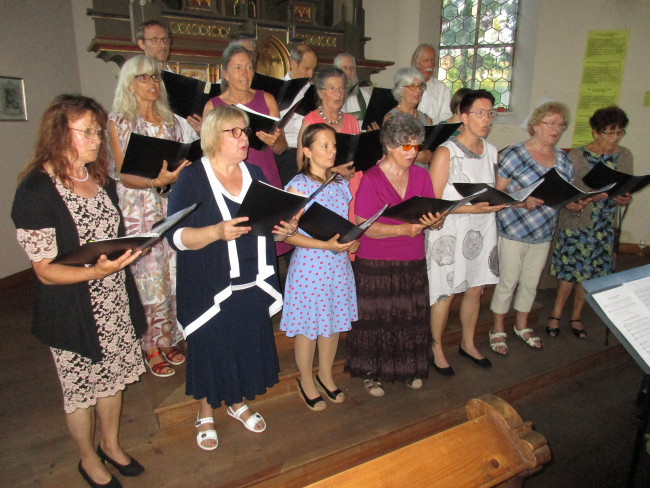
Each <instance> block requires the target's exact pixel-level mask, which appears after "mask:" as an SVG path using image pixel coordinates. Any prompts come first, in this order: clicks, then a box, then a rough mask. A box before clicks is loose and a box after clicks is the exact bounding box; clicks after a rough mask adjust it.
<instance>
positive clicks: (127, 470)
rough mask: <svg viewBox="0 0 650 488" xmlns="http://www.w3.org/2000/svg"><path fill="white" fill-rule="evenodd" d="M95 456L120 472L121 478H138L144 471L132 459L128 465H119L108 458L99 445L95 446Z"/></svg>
mask: <svg viewBox="0 0 650 488" xmlns="http://www.w3.org/2000/svg"><path fill="white" fill-rule="evenodd" d="M97 455H98V456H99V458H100V459H101V460H102V461H104V462H105V463H110V464H112V465H113V466H115V468H117V470H118V471H119V472H120V474H121V475H122V476H139V475H141V474H142V472H143V471H144V467H143V466H142V464H140V463H139V462H137V461H136V460H135V459H133V457H132V458H131V462H130V463H129V464H120V463H118V462H117V461H115V460H113V459H111V458H110V457H108V454H106V453H105V452H104V450H103V449H102V446H101V445H100V444H98V445H97Z"/></svg>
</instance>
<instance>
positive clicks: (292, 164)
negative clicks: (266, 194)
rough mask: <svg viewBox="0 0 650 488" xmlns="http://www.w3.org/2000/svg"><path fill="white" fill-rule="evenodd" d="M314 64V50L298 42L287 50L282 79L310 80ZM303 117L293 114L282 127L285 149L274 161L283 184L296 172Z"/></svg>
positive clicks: (306, 87)
mask: <svg viewBox="0 0 650 488" xmlns="http://www.w3.org/2000/svg"><path fill="white" fill-rule="evenodd" d="M316 66H318V58H317V57H316V53H315V52H314V50H313V49H312V48H310V47H309V46H307V45H306V44H300V45H298V46H296V47H294V48H293V49H292V50H291V51H290V52H289V72H288V73H287V74H286V75H284V77H283V78H282V79H283V80H293V79H297V78H309V81H311V79H312V77H313V76H314V71H315V70H316ZM310 86H311V84H310V83H307V84H306V85H305V86H304V88H303V89H302V90H301V91H300V93H298V95H297V96H296V98H298V97H302V96H304V94H305V92H306V91H307V90H308V89H309V87H310ZM292 105H293V104H292ZM287 110H288V109H287ZM285 113H286V111H283V112H280V117H282V116H284V114H285ZM303 118H304V117H303V116H302V115H299V114H294V115H293V116H292V117H291V120H289V122H287V125H285V127H284V136H285V137H286V139H287V150H286V151H284V152H283V153H282V154H276V155H275V162H276V164H277V165H278V170H279V171H280V180H282V184H283V185H286V184H287V183H289V181H291V179H292V178H293V177H294V176H296V173H297V172H298V167H297V166H296V148H297V147H298V133H299V132H300V127H301V126H302V119H303Z"/></svg>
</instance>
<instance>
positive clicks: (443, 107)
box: [411, 44, 453, 124]
mask: <svg viewBox="0 0 650 488" xmlns="http://www.w3.org/2000/svg"><path fill="white" fill-rule="evenodd" d="M411 66H413V67H414V68H417V70H418V71H419V72H420V73H422V76H424V81H425V82H426V89H425V90H424V93H422V100H421V101H420V104H419V105H418V110H420V112H424V113H425V114H427V115H428V116H429V117H431V120H432V121H433V123H434V124H437V123H439V122H442V121H443V120H447V119H449V118H451V116H452V115H453V114H452V113H451V109H450V108H449V89H448V88H447V85H445V84H444V83H443V82H442V81H439V80H437V79H435V78H434V77H433V70H434V68H435V67H436V50H435V49H434V48H433V46H432V45H431V44H420V45H419V46H418V47H417V48H416V49H415V52H414V53H413V57H412V58H411Z"/></svg>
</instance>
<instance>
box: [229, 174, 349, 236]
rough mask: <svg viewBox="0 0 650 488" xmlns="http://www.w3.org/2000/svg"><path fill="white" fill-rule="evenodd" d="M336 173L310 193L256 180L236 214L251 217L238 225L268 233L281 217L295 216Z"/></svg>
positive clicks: (258, 234)
mask: <svg viewBox="0 0 650 488" xmlns="http://www.w3.org/2000/svg"><path fill="white" fill-rule="evenodd" d="M336 176H337V175H332V176H331V177H330V178H329V179H328V180H327V181H326V182H325V183H323V184H322V185H321V186H319V187H318V188H317V189H316V191H314V192H313V193H312V194H311V195H309V196H308V197H306V196H302V195H297V194H296V193H291V192H288V191H285V190H281V189H280V188H276V187H274V186H271V185H269V184H268V183H263V182H261V181H259V180H253V181H252V183H251V185H250V187H249V188H248V191H247V192H246V196H245V197H244V200H243V201H242V204H241V206H240V207H239V210H238V211H237V215H236V217H248V221H246V222H241V223H239V224H237V225H238V226H239V227H251V231H250V233H251V234H252V235H256V236H268V235H270V234H271V231H272V230H273V227H274V226H275V225H278V224H279V223H280V221H281V220H284V221H285V222H288V221H289V220H291V219H292V218H293V217H294V216H295V215H296V214H297V213H298V212H300V210H301V209H303V208H304V207H305V206H306V205H307V204H308V203H309V202H310V201H311V200H312V199H313V198H314V197H315V196H316V195H318V194H319V193H320V192H321V191H322V190H323V189H324V188H325V187H326V186H327V185H328V184H329V183H330V182H331V181H332V180H333V179H334V178H336Z"/></svg>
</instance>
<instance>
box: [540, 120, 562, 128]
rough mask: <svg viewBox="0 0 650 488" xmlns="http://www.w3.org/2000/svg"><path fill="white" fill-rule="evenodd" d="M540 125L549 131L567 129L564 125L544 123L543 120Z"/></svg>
mask: <svg viewBox="0 0 650 488" xmlns="http://www.w3.org/2000/svg"><path fill="white" fill-rule="evenodd" d="M542 124H544V125H545V126H546V127H548V128H549V129H560V130H566V128H567V125H566V124H556V123H555V122H544V121H543V120H542Z"/></svg>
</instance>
